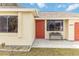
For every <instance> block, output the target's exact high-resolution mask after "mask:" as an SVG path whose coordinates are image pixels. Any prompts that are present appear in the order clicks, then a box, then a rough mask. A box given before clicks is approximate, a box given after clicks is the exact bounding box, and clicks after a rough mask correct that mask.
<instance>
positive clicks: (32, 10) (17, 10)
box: [0, 8, 38, 16]
mask: <svg viewBox="0 0 79 59" xmlns="http://www.w3.org/2000/svg"><path fill="white" fill-rule="evenodd" d="M0 11H1V12H2V11H3V12H28V13H29V12H30V13H33V14H34V16H36V15H37V13H38V11H37V10H36V9H28V8H0Z"/></svg>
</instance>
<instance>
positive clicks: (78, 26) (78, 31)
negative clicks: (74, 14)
mask: <svg viewBox="0 0 79 59" xmlns="http://www.w3.org/2000/svg"><path fill="white" fill-rule="evenodd" d="M75 41H79V22H76V23H75Z"/></svg>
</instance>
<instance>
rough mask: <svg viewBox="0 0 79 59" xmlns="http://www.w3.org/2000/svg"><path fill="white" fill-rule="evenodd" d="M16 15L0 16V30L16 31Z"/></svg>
mask: <svg viewBox="0 0 79 59" xmlns="http://www.w3.org/2000/svg"><path fill="white" fill-rule="evenodd" d="M17 31H18V19H17V16H0V32H13V33H14V32H17Z"/></svg>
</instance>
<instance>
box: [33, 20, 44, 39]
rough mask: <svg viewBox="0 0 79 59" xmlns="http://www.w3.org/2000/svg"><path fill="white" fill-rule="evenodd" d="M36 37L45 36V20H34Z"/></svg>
mask: <svg viewBox="0 0 79 59" xmlns="http://www.w3.org/2000/svg"><path fill="white" fill-rule="evenodd" d="M35 23H36V24H35V25H36V38H44V37H45V25H44V24H45V21H44V20H36V22H35Z"/></svg>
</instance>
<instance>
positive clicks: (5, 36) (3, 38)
mask: <svg viewBox="0 0 79 59" xmlns="http://www.w3.org/2000/svg"><path fill="white" fill-rule="evenodd" d="M0 15H16V16H18V33H0V44H2V43H5V45H32V43H33V41H34V37H35V33H34V29H35V28H34V15H33V14H32V13H31V12H22V11H21V12H20V11H19V12H1V13H0Z"/></svg>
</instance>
